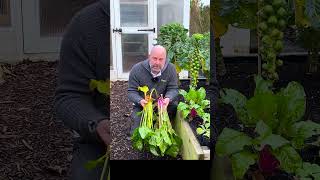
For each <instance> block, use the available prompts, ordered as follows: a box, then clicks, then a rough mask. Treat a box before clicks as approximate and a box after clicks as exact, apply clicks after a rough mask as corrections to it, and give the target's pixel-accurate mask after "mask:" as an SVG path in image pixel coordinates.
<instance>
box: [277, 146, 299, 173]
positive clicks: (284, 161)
mask: <svg viewBox="0 0 320 180" xmlns="http://www.w3.org/2000/svg"><path fill="white" fill-rule="evenodd" d="M273 154H274V155H275V157H276V158H277V159H278V160H279V161H280V167H281V168H282V169H283V170H285V171H287V172H288V173H294V172H296V170H297V169H299V168H301V166H302V159H301V157H300V155H299V154H298V153H297V151H296V150H295V149H294V148H293V147H291V146H289V145H286V146H282V147H280V148H279V149H276V150H274V152H273Z"/></svg>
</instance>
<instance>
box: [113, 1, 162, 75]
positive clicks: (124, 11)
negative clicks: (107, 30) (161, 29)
mask: <svg viewBox="0 0 320 180" xmlns="http://www.w3.org/2000/svg"><path fill="white" fill-rule="evenodd" d="M110 7H111V8H110V10H111V18H112V20H111V22H112V23H111V33H112V40H113V41H112V47H113V48H112V49H113V52H114V54H113V63H112V64H113V66H114V67H115V69H116V72H117V78H118V79H128V77H129V72H130V70H131V68H132V66H133V65H134V64H136V63H138V62H140V61H143V60H145V59H147V57H148V54H149V52H150V50H151V48H152V45H153V44H155V38H156V32H157V29H156V28H157V26H156V22H157V21H156V19H157V17H156V14H157V13H156V1H155V0H113V1H112V3H111V6H110Z"/></svg>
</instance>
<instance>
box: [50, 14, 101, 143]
mask: <svg viewBox="0 0 320 180" xmlns="http://www.w3.org/2000/svg"><path fill="white" fill-rule="evenodd" d="M82 29H83V25H82V24H81V22H80V21H77V19H74V20H73V21H72V23H71V24H70V26H69V28H68V30H67V32H66V34H65V35H64V38H63V41H62V44H61V49H60V61H59V67H58V84H57V89H56V94H55V102H54V110H55V113H56V116H57V119H59V120H61V121H63V122H64V124H65V125H66V126H68V127H69V128H71V129H73V130H75V131H76V132H77V133H79V134H80V136H81V138H83V139H84V140H85V141H87V142H100V143H101V142H102V141H101V139H100V138H99V136H98V134H97V132H96V126H97V124H98V122H99V121H101V120H104V119H107V115H106V114H103V113H102V112H101V111H99V110H98V109H97V108H96V107H95V105H94V102H93V95H92V93H93V92H91V91H90V89H89V82H90V79H96V72H95V62H94V61H95V60H97V61H100V60H105V59H90V57H89V55H88V53H87V52H86V50H87V47H86V46H87V44H88V42H87V41H86V38H85V36H84V33H82V31H83V30H82ZM81 30H82V31H81Z"/></svg>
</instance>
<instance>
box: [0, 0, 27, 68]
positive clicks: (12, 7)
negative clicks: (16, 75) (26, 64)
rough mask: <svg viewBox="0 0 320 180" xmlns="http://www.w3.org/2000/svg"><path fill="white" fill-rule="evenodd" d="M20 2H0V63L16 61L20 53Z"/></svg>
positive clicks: (5, 0)
mask: <svg viewBox="0 0 320 180" xmlns="http://www.w3.org/2000/svg"><path fill="white" fill-rule="evenodd" d="M20 10H21V1H19V0H0V61H1V62H2V61H5V62H11V61H17V59H19V55H20V54H21V53H22V43H21V42H22V39H21V38H22V34H21V33H22V28H21V14H20Z"/></svg>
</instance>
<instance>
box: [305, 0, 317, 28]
mask: <svg viewBox="0 0 320 180" xmlns="http://www.w3.org/2000/svg"><path fill="white" fill-rule="evenodd" d="M305 1H306V8H305V14H306V16H307V17H308V19H309V21H310V22H311V26H312V27H314V28H317V29H320V1H319V0H305Z"/></svg>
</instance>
